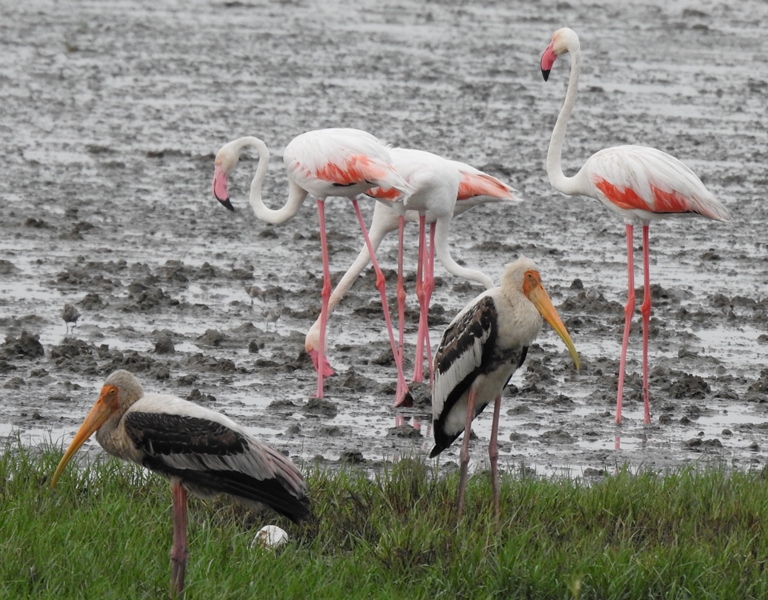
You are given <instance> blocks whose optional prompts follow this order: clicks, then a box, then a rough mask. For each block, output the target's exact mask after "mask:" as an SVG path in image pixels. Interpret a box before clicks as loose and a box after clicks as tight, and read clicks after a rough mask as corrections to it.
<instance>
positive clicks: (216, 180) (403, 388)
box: [213, 129, 411, 403]
mask: <svg viewBox="0 0 768 600" xmlns="http://www.w3.org/2000/svg"><path fill="white" fill-rule="evenodd" d="M247 147H253V148H256V151H257V152H258V154H259V164H258V167H257V168H256V175H255V176H254V178H253V182H252V183H251V194H250V203H251V208H253V212H254V213H255V214H256V216H257V217H258V218H259V219H261V220H262V221H265V222H267V223H273V224H279V223H285V222H286V221H288V220H289V219H290V218H292V217H293V216H294V215H295V214H296V212H297V211H298V210H299V208H300V207H301V205H302V204H303V202H304V200H305V199H306V197H307V196H308V195H309V194H311V195H312V196H314V197H316V198H317V212H318V217H319V221H320V244H321V249H322V255H323V290H322V307H321V310H320V323H321V325H320V329H321V336H320V344H319V345H318V348H317V352H316V353H311V356H312V361H313V362H314V364H315V369H316V370H317V397H319V398H321V397H322V396H323V379H324V377H325V376H326V375H327V374H328V373H327V370H326V369H324V368H319V366H318V365H324V364H325V346H324V342H325V328H326V323H327V319H328V299H329V297H330V295H331V276H330V266H329V261H328V244H327V240H326V229H325V199H326V198H327V197H329V196H343V197H347V198H349V199H350V200H351V201H352V206H353V208H354V210H355V214H356V215H357V219H358V222H359V223H360V228H361V229H362V231H363V237H364V238H365V240H366V244H367V245H370V239H369V238H368V234H367V231H366V228H365V223H364V222H363V217H362V214H361V213H360V207H359V206H358V202H357V196H358V195H359V194H361V193H363V192H365V191H367V190H369V189H370V188H372V187H376V186H387V187H391V188H393V189H394V190H396V193H395V195H394V197H393V198H392V199H391V201H392V202H393V203H402V201H403V199H404V198H405V197H407V195H408V194H409V193H410V192H411V187H410V186H409V185H408V184H407V183H406V182H405V180H404V179H403V178H402V177H401V176H400V175H399V174H398V173H397V171H396V170H395V169H394V167H393V166H392V160H391V158H390V155H389V151H388V149H387V147H386V146H384V144H382V143H381V142H380V141H379V140H378V139H376V138H375V137H374V136H372V135H371V134H369V133H366V132H365V131H360V130H358V129H320V130H316V131H309V132H307V133H303V134H301V135H299V136H297V137H295V138H294V139H293V140H291V142H290V143H289V144H288V145H287V146H286V147H285V151H284V153H283V162H284V163H285V168H286V171H287V174H288V200H287V202H286V203H285V205H284V206H283V207H282V208H280V209H278V210H272V209H270V208H268V207H266V206H265V205H264V202H263V200H262V197H261V187H262V183H263V181H264V177H265V176H266V173H267V168H268V166H269V151H268V150H267V145H266V144H265V143H264V142H263V141H262V140H260V139H259V138H256V137H242V138H239V139H237V140H234V141H232V142H229V143H227V144H225V145H224V146H222V148H221V149H220V150H219V151H218V153H217V154H216V168H215V173H214V177H213V194H214V196H215V197H216V198H217V199H218V200H219V202H221V203H222V204H223V205H224V206H225V207H226V208H228V209H229V210H234V207H233V206H232V203H231V202H230V201H229V195H228V194H227V178H228V175H229V173H231V172H232V171H233V170H234V168H235V167H236V166H237V162H238V160H239V158H240V154H241V152H242V151H243V150H244V149H245V148H247ZM371 255H373V252H372V251H371ZM373 262H374V268H375V269H376V276H377V279H376V281H377V287H378V289H379V292H380V293H381V298H382V307H383V309H384V319H385V321H386V323H387V327H388V329H389V337H390V342H391V344H392V352H393V354H394V355H395V364H396V365H397V371H398V379H397V397H396V399H395V400H396V402H400V403H402V402H405V401H407V398H408V396H409V395H410V394H409V392H408V385H407V384H406V382H405V376H404V375H403V368H402V363H401V360H400V357H399V355H398V352H397V347H396V343H395V338H394V334H393V332H392V323H391V319H390V318H389V308H388V306H387V301H386V291H385V284H384V275H383V274H382V273H381V269H380V268H379V266H378V262H376V260H375V257H374V259H373Z"/></svg>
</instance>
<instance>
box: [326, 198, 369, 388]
mask: <svg viewBox="0 0 768 600" xmlns="http://www.w3.org/2000/svg"><path fill="white" fill-rule="evenodd" d="M317 216H318V220H319V221H320V248H321V251H322V254H323V291H322V292H321V294H320V298H321V302H322V303H321V305H320V341H319V342H318V348H317V354H318V356H317V360H318V365H325V364H326V363H327V362H328V361H327V359H326V358H325V329H326V326H327V324H328V299H329V298H330V297H331V267H330V264H329V260H328V237H327V236H326V231H325V201H324V200H323V199H321V198H318V199H317ZM366 239H367V236H366ZM316 366H317V365H316ZM325 372H326V371H325V368H322V369H317V397H318V398H322V397H323V380H324V377H325Z"/></svg>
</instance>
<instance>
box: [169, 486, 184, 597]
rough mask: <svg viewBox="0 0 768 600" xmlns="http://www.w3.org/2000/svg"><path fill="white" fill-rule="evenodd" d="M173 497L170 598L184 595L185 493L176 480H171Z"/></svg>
mask: <svg viewBox="0 0 768 600" xmlns="http://www.w3.org/2000/svg"><path fill="white" fill-rule="evenodd" d="M171 495H172V496H173V545H172V546H171V597H173V598H175V597H177V596H181V595H182V594H183V593H184V574H185V573H186V570H187V555H188V546H187V491H186V490H185V489H184V486H183V485H182V484H181V480H180V479H177V478H175V477H174V478H172V479H171Z"/></svg>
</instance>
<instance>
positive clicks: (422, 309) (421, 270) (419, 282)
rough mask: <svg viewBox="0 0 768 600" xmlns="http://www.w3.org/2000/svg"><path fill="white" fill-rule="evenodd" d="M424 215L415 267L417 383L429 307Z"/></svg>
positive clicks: (422, 362)
mask: <svg viewBox="0 0 768 600" xmlns="http://www.w3.org/2000/svg"><path fill="white" fill-rule="evenodd" d="M426 223H427V217H426V215H423V214H421V215H419V258H418V262H417V265H416V297H417V298H418V299H419V330H418V333H417V335H416V360H415V361H414V367H413V380H414V381H417V382H421V381H424V336H425V335H426V332H427V327H428V325H427V310H429V306H428V305H426V304H425V302H426V300H425V295H424V277H425V269H426V266H427V265H426V262H427V258H426V257H427V252H426V244H427V235H426V227H427V226H426Z"/></svg>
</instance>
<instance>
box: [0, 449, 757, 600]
mask: <svg viewBox="0 0 768 600" xmlns="http://www.w3.org/2000/svg"><path fill="white" fill-rule="evenodd" d="M60 456H61V449H60V448H43V449H30V448H24V447H22V446H21V445H19V444H18V443H17V444H12V445H9V446H8V447H7V448H6V449H5V450H4V452H3V453H2V455H1V456H0V482H2V483H0V506H2V510H1V511H0V553H2V556H3V560H2V561H0V596H1V597H14V598H25V597H35V598H70V597H125V598H158V597H166V596H167V594H168V579H169V572H170V571H169V558H168V551H169V547H170V541H171V523H170V504H171V500H170V493H169V490H168V484H167V482H166V481H165V480H163V479H161V478H160V477H157V476H155V475H153V474H149V473H147V472H146V471H145V470H143V469H141V468H140V467H137V466H134V465H130V464H126V463H122V462H119V461H116V460H112V459H101V458H100V459H98V460H96V461H93V462H91V463H90V464H88V465H86V466H83V467H82V468H80V469H78V468H69V469H67V471H66V472H65V474H64V475H63V476H62V478H61V480H60V483H59V485H58V486H57V488H56V489H55V490H50V489H49V488H48V481H49V478H50V475H51V474H52V473H53V471H54V469H55V467H56V464H57V462H58V460H59V458H60ZM307 479H308V483H309V487H310V490H311V496H312V502H313V511H314V514H315V517H314V518H313V519H312V520H311V521H310V522H309V523H306V524H302V525H294V524H292V523H290V522H289V521H287V520H285V519H283V518H281V517H276V516H274V515H273V514H269V513H266V512H265V513H263V514H259V513H254V512H252V511H250V510H247V509H244V508H241V507H238V506H237V505H232V504H231V503H229V502H226V501H224V500H216V501H208V502H204V501H200V500H191V501H190V519H189V520H190V531H189V543H190V557H189V566H188V569H187V593H186V598H188V599H194V598H256V597H259V598H296V599H299V598H301V599H304V598H328V599H334V598H344V599H346V598H430V599H432V598H450V599H454V598H513V599H514V598H547V599H549V598H580V599H587V598H629V599H631V598H644V599H645V598H665V599H677V598H697V599H699V598H762V597H768V577H766V574H765V569H766V561H767V560H768V533H767V532H766V526H765V524H764V523H765V515H766V514H768V481H767V480H766V478H765V477H763V476H761V475H760V474H757V473H742V472H727V471H725V470H707V471H696V470H693V469H687V470H682V471H678V472H673V473H668V474H663V475H661V474H654V473H641V474H632V473H630V472H627V471H624V472H619V473H618V474H616V475H614V476H609V477H605V478H604V479H603V480H602V481H600V482H598V483H595V484H592V485H585V484H583V483H580V482H578V481H574V480H544V479H538V478H531V477H522V478H520V477H509V476H508V477H503V478H502V490H501V507H502V521H501V525H500V527H499V528H498V529H497V527H496V525H495V521H494V518H493V514H492V510H491V509H490V507H491V497H490V486H489V485H488V483H489V482H488V480H487V479H488V478H487V474H484V473H480V474H477V475H476V476H474V477H473V478H471V479H470V482H469V487H468V490H467V506H466V509H465V516H464V518H463V519H462V521H461V523H457V522H456V515H455V510H454V503H455V498H456V486H457V477H454V476H451V477H448V478H445V477H440V476H438V475H437V473H436V471H435V470H434V469H433V468H431V467H430V466H429V465H428V464H425V463H424V462H423V461H421V460H417V459H406V460H401V461H399V462H398V463H395V464H393V465H391V467H390V468H388V469H387V470H385V471H383V472H382V473H380V474H378V475H375V476H373V477H371V476H368V475H367V474H366V473H364V472H363V471H356V470H351V469H350V470H346V471H340V472H334V471H320V470H317V471H313V472H311V473H309V474H308V477H307ZM265 523H275V524H277V525H280V526H281V527H283V528H284V529H286V530H287V531H288V532H289V535H290V536H291V539H292V542H291V543H290V544H288V545H287V546H284V547H283V548H281V549H279V550H276V551H269V550H262V549H258V548H256V549H254V548H251V547H250V543H251V540H252V538H253V536H254V534H255V532H256V530H257V529H258V528H259V527H261V526H262V525H263V524H265Z"/></svg>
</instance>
